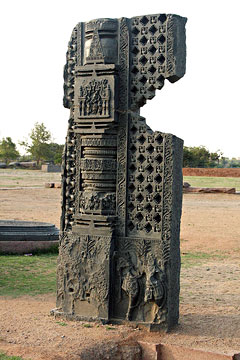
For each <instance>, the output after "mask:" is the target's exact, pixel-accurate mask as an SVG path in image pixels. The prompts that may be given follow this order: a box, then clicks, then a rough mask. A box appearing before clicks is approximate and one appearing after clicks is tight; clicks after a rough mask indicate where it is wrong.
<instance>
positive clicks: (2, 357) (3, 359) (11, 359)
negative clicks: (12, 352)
mask: <svg viewBox="0 0 240 360" xmlns="http://www.w3.org/2000/svg"><path fill="white" fill-rule="evenodd" d="M0 360H24V359H23V358H22V357H19V356H8V355H6V354H4V353H3V352H1V351H0Z"/></svg>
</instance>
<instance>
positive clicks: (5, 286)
mask: <svg viewBox="0 0 240 360" xmlns="http://www.w3.org/2000/svg"><path fill="white" fill-rule="evenodd" d="M56 266H57V255H52V254H43V255H36V256H18V255H0V294H1V295H3V296H11V297H18V296H22V295H31V296H34V295H38V294H47V293H55V292H56ZM0 360H1V359H0Z"/></svg>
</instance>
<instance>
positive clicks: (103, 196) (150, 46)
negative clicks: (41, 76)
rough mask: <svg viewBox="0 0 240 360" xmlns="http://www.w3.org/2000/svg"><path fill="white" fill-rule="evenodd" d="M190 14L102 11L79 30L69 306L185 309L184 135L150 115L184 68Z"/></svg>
mask: <svg viewBox="0 0 240 360" xmlns="http://www.w3.org/2000/svg"><path fill="white" fill-rule="evenodd" d="M185 23H186V19H185V18H181V17H180V16H177V15H168V14H155V15H144V16H137V17H134V18H131V19H127V18H121V19H104V18H103V19H96V20H92V21H89V22H87V23H85V24H84V23H79V24H78V25H77V26H76V27H75V28H74V30H73V33H72V37H71V39H70V42H69V47H68V52H67V63H66V66H65V71H64V106H65V107H68V108H70V120H69V128H68V134H67V139H66V145H65V150H64V155H63V166H62V169H63V173H62V194H63V196H62V217H61V231H62V233H61V245H60V255H59V266H58V301H57V306H58V307H59V309H58V312H59V313H63V314H65V315H66V316H68V317H69V316H71V318H75V319H80V318H85V319H89V320H90V319H99V320H104V321H110V320H111V321H116V322H124V321H128V322H131V321H132V322H134V323H135V324H137V323H141V324H146V325H147V326H148V327H149V329H152V330H153V329H159V328H164V329H169V328H171V327H172V326H174V325H175V324H177V321H178V305H179V272H180V252H179V229H180V216H181V202H182V198H181V196H182V173H181V164H182V147H183V142H182V140H181V139H178V138H177V137H175V136H174V135H171V134H164V133H161V132H160V131H156V132H153V131H152V130H151V129H150V128H149V127H148V126H147V124H146V121H145V119H144V118H143V117H141V116H140V107H141V106H143V105H144V104H145V103H146V100H147V99H151V98H152V97H153V96H154V94H155V90H156V89H161V88H162V86H163V84H164V80H165V79H168V80H169V81H171V82H174V81H176V80H178V79H180V78H181V77H182V76H183V75H184V72H185V53H186V49H185V29H184V26H185Z"/></svg>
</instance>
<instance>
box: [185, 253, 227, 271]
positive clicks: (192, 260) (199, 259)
mask: <svg viewBox="0 0 240 360" xmlns="http://www.w3.org/2000/svg"><path fill="white" fill-rule="evenodd" d="M223 258H224V254H219V253H216V252H214V253H212V254H211V253H204V252H196V253H190V252H189V253H182V254H181V266H182V268H189V267H193V266H197V265H200V264H203V263H204V262H208V261H209V260H216V259H223Z"/></svg>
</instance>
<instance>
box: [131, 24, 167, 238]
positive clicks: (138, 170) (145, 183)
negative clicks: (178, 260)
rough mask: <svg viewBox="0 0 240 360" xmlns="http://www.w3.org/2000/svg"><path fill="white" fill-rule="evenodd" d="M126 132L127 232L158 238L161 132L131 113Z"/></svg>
mask: <svg viewBox="0 0 240 360" xmlns="http://www.w3.org/2000/svg"><path fill="white" fill-rule="evenodd" d="M144 21H146V20H144ZM129 132H130V133H129V139H130V146H129V171H128V174H129V175H128V183H129V186H128V211H127V214H128V225H127V229H128V235H129V236H131V235H132V236H146V235H150V236H151V237H152V236H153V237H154V235H155V236H156V237H159V233H160V232H161V229H162V227H161V221H162V199H163V196H162V191H163V184H162V179H163V170H164V169H163V158H164V155H163V141H164V139H163V136H164V135H163V134H162V133H160V132H152V131H151V130H150V129H149V128H148V126H147V125H146V122H145V119H144V118H143V117H140V116H138V115H135V116H134V115H132V116H131V119H130V126H129Z"/></svg>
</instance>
